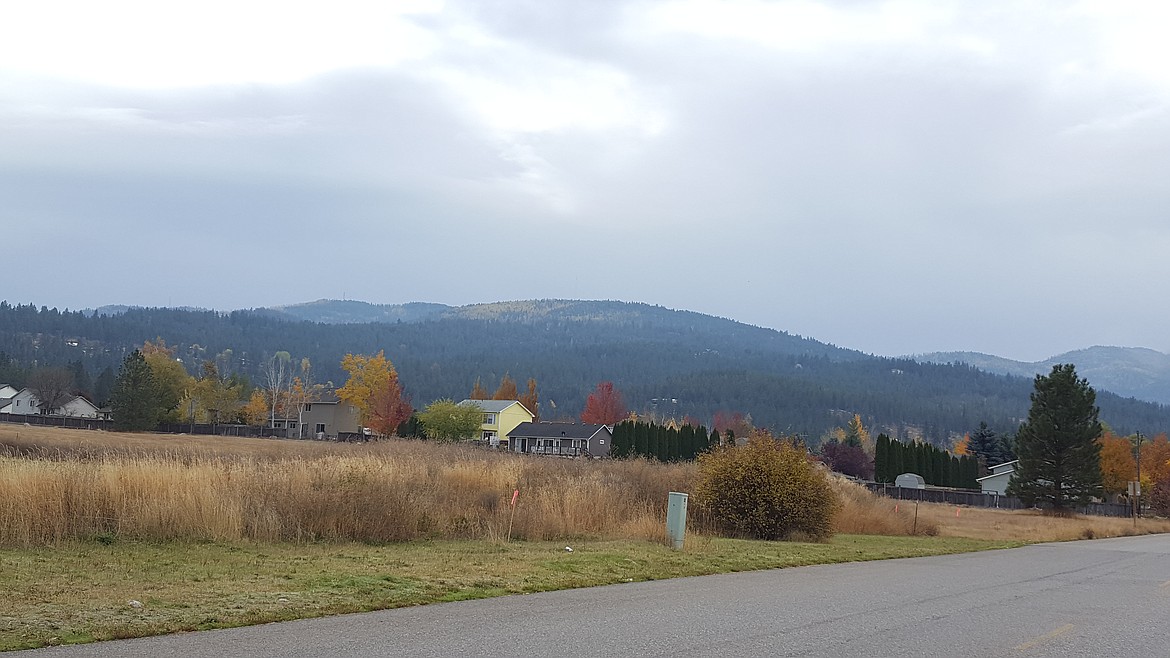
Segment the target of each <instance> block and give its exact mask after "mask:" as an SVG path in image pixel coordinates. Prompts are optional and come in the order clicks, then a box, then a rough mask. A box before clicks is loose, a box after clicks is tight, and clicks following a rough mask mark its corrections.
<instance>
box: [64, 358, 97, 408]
mask: <svg viewBox="0 0 1170 658" xmlns="http://www.w3.org/2000/svg"><path fill="white" fill-rule="evenodd" d="M67 368H68V369H69V372H71V373H73V394H74V395H84V396H85V398H86V399H87V400H90V401H92V400H93V379H91V378H90V376H89V372H87V371H86V369H85V364H83V363H82V362H81V359H77V360H76V361H70V362H69V365H68V366H67Z"/></svg>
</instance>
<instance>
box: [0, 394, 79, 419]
mask: <svg viewBox="0 0 1170 658" xmlns="http://www.w3.org/2000/svg"><path fill="white" fill-rule="evenodd" d="M9 388H11V387H9ZM7 402H8V404H7V405H0V407H2V408H0V413H7V414H29V415H31V414H39V413H41V407H40V404H41V402H40V400H38V399H37V396H36V395H34V394H33V392H32V390H31V389H27V388H26V389H23V390H21V391H20V392H19V393H17V394H16V395H14V396H12V398H11V399H9V400H8V401H7ZM49 413H50V414H52V415H54V416H73V417H76V418H97V417H98V416H99V415H100V413H99V410H98V408H97V407H95V406H94V404H93V403H92V402H90V401H89V400H86V399H85V398H83V397H81V396H80V395H75V396H73V397H71V398H69V399H67V400H66V401H65V402H63V403H61V405H60V406H58V407H57V408H56V409H50V410H49Z"/></svg>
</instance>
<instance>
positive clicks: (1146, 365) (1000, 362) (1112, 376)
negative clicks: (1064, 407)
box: [914, 345, 1170, 404]
mask: <svg viewBox="0 0 1170 658" xmlns="http://www.w3.org/2000/svg"><path fill="white" fill-rule="evenodd" d="M914 358H915V359H916V360H918V361H923V362H927V363H966V364H969V365H972V366H974V367H976V368H979V369H980V370H986V371H987V372H994V373H999V374H1004V375H1015V376H1018V377H1029V378H1030V377H1034V376H1036V375H1046V374H1048V373H1049V372H1050V371H1051V370H1052V366H1054V365H1057V364H1060V363H1075V364H1076V366H1077V374H1078V375H1080V376H1081V377H1084V378H1085V379H1088V380H1089V383H1090V384H1092V385H1093V386H1094V387H1095V388H1097V389H1098V390H1101V389H1104V390H1107V391H1110V392H1112V393H1116V394H1118V395H1120V396H1123V397H1133V398H1137V399H1139V400H1145V401H1147V402H1157V403H1159V404H1170V354H1164V353H1162V352H1158V351H1156V350H1151V349H1146V348H1143V347H1107V346H1102V345H1097V346H1094V347H1089V348H1087V349H1083V350H1074V351H1072V352H1065V353H1064V354H1058V355H1056V356H1054V357H1051V358H1048V359H1045V360H1043V361H1036V362H1025V361H1013V360H1011V359H1005V358H1003V357H998V356H991V355H989V354H980V353H978V352H934V353H931V354H923V355H920V356H917V357H914Z"/></svg>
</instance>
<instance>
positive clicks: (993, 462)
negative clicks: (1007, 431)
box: [967, 422, 1011, 467]
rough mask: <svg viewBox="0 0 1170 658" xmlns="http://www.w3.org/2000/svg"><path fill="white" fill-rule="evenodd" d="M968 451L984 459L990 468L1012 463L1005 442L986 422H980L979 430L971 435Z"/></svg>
mask: <svg viewBox="0 0 1170 658" xmlns="http://www.w3.org/2000/svg"><path fill="white" fill-rule="evenodd" d="M967 449H968V450H969V451H970V452H971V454H973V455H975V456H976V457H978V458H980V459H982V460H983V463H984V464H985V465H987V466H988V467H991V466H998V465H1000V464H1002V463H1004V462H1008V461H1011V459H1010V457H1009V456H1008V455H1007V454H1005V451H1004V445H1003V440H1002V439H1000V437H999V435H998V434H996V433H995V430H993V429H991V428H989V427H988V426H987V423H984V422H980V423H979V429H977V430H975V431H974V432H972V433H971V441H970V443H968V445H967Z"/></svg>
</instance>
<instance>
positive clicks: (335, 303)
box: [256, 299, 451, 324]
mask: <svg viewBox="0 0 1170 658" xmlns="http://www.w3.org/2000/svg"><path fill="white" fill-rule="evenodd" d="M450 309H451V307H450V306H447V305H446V304H430V303H426V302H411V303H408V304H371V303H369V302H360V301H353V300H337V299H318V300H317V301H315V302H305V303H303V304H293V305H291V306H273V307H269V308H261V309H256V312H257V313H260V314H266V315H271V316H273V317H280V318H284V319H288V320H305V321H307V322H321V323H324V324H361V323H364V322H420V321H422V320H426V319H428V318H432V317H435V316H436V315H439V314H440V313H442V312H443V311H447V310H450Z"/></svg>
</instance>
